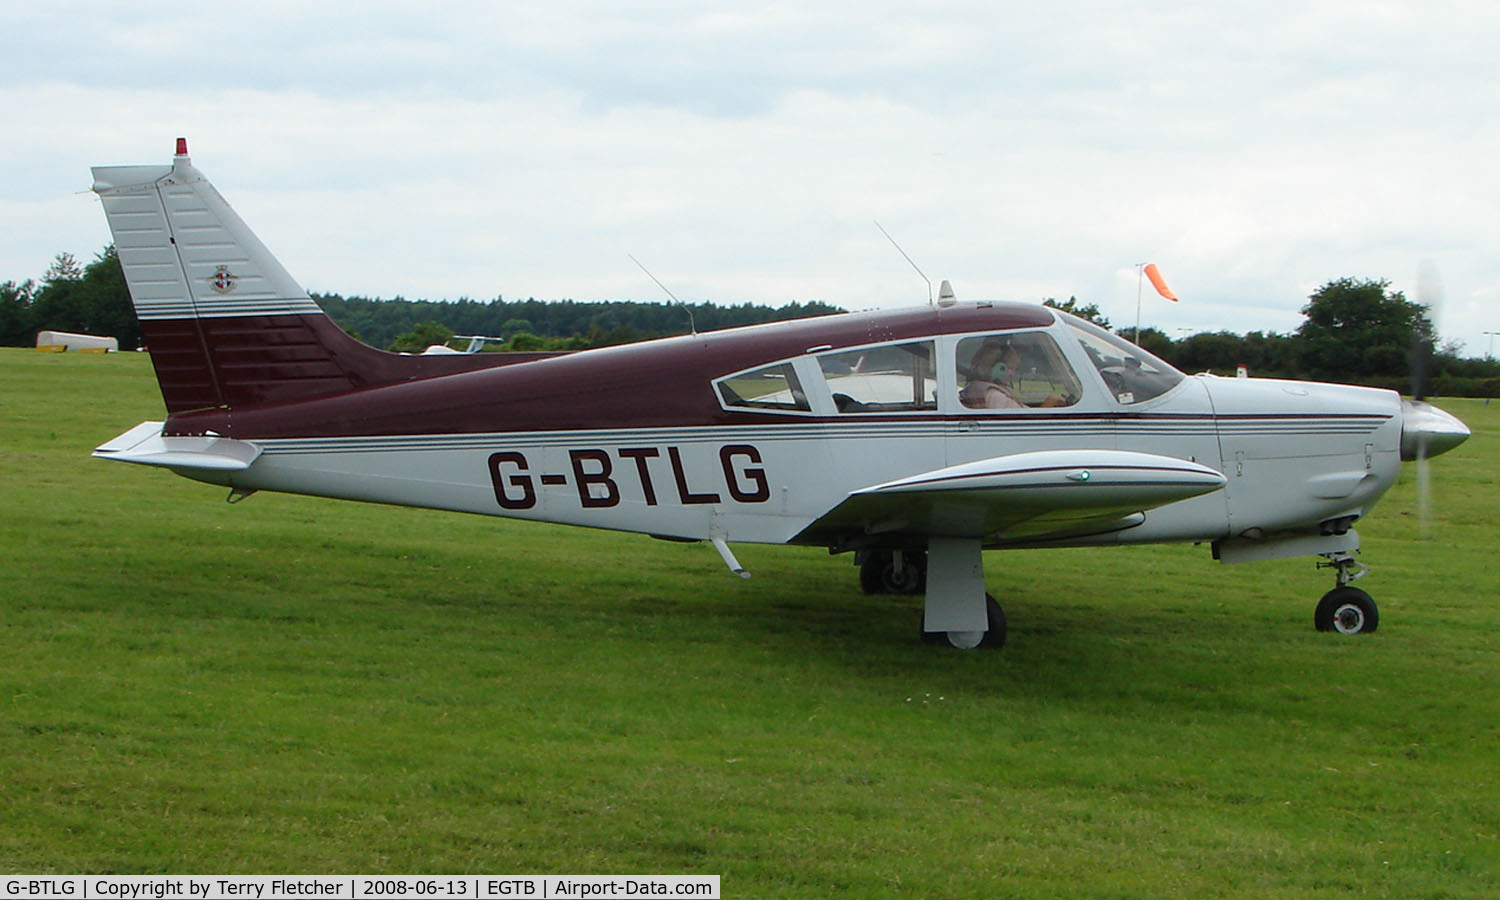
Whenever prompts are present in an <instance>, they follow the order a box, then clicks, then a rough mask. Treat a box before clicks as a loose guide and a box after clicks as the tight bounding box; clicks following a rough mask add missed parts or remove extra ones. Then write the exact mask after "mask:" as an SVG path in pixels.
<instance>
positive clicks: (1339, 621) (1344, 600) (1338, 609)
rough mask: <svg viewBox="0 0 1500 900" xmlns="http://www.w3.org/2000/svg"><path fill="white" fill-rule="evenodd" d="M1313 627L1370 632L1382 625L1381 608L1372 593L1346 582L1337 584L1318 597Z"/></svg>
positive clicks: (1342, 631) (1340, 631) (1342, 632)
mask: <svg viewBox="0 0 1500 900" xmlns="http://www.w3.org/2000/svg"><path fill="white" fill-rule="evenodd" d="M1313 627H1315V628H1317V629H1318V630H1319V631H1336V632H1338V633H1339V634H1369V633H1370V632H1372V631H1374V630H1375V629H1376V628H1379V627H1380V610H1379V609H1378V608H1377V607H1376V606H1375V601H1374V599H1372V598H1371V597H1370V595H1369V594H1367V593H1365V592H1364V591H1362V590H1360V589H1359V588H1357V587H1349V586H1348V585H1345V586H1344V587H1339V588H1334V589H1333V590H1331V591H1329V592H1328V593H1326V594H1324V595H1323V599H1322V600H1319V601H1318V608H1317V609H1316V610H1315V611H1314V612H1313Z"/></svg>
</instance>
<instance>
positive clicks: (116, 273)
mask: <svg viewBox="0 0 1500 900" xmlns="http://www.w3.org/2000/svg"><path fill="white" fill-rule="evenodd" d="M30 315H31V325H32V327H33V328H34V329H49V330H52V331H77V332H82V333H84V334H103V335H110V336H112V337H115V338H117V339H118V340H119V341H120V346H121V347H126V348H130V347H136V346H138V345H139V344H140V339H141V330H140V323H139V322H137V321H136V318H135V309H134V307H132V306H131V304H130V291H129V289H128V288H126V286H125V272H124V270H123V269H121V268H120V257H119V255H118V254H117V253H116V252H115V248H114V245H110V246H108V247H105V248H104V249H103V250H101V251H100V252H99V255H98V256H97V257H95V259H94V261H93V262H91V263H89V264H88V265H87V266H81V267H80V266H79V265H78V261H77V260H76V259H74V258H73V255H72V254H71V253H60V254H58V255H57V258H56V259H55V260H54V261H53V263H52V266H51V267H50V268H48V269H47V274H46V275H43V276H42V285H41V287H39V288H37V289H36V291H35V293H34V294H33V296H32V303H31V312H30Z"/></svg>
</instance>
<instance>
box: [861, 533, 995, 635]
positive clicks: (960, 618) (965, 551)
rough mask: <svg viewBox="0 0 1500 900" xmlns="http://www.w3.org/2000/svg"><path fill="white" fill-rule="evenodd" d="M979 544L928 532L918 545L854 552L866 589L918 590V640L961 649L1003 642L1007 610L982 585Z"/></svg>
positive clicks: (880, 591) (879, 591) (870, 591)
mask: <svg viewBox="0 0 1500 900" xmlns="http://www.w3.org/2000/svg"><path fill="white" fill-rule="evenodd" d="M980 547H981V544H980V542H979V540H978V539H970V538H938V537H934V538H930V539H929V541H928V545H927V552H925V553H924V552H922V551H921V550H863V551H860V552H859V553H858V554H856V555H855V560H854V561H855V563H856V564H857V565H858V566H859V584H860V587H861V588H863V589H864V591H865V593H867V594H906V595H911V594H921V593H925V594H926V595H927V599H926V602H925V604H924V605H923V610H922V640H923V641H926V642H927V643H934V644H941V643H947V644H948V645H949V646H951V647H956V648H958V649H959V650H972V649H974V648H976V647H986V648H999V647H1002V646H1004V644H1005V632H1006V623H1005V610H1003V609H1002V608H1001V607H1000V604H999V603H998V602H997V601H996V600H995V598H994V597H992V596H990V595H989V594H987V593H985V590H984V562H983V559H982V558H981V555H980Z"/></svg>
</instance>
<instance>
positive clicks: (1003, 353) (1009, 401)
mask: <svg viewBox="0 0 1500 900" xmlns="http://www.w3.org/2000/svg"><path fill="white" fill-rule="evenodd" d="M1024 361H1025V357H1024V356H1023V355H1022V353H1021V349H1020V348H1019V347H1017V346H1016V344H1015V342H1014V341H1013V340H1010V339H1007V338H990V339H988V340H986V341H985V342H984V344H983V345H982V346H981V347H980V348H979V350H978V351H976V352H975V354H974V358H973V359H972V360H971V361H970V363H969V367H968V371H967V372H966V373H960V374H963V375H965V376H966V377H967V379H968V380H967V381H966V382H965V384H964V386H963V387H962V388H961V389H960V390H959V392H958V399H959V401H960V402H962V403H963V405H964V406H966V407H968V408H969V409H1022V408H1025V407H1028V406H1043V407H1056V406H1066V405H1067V404H1068V401H1067V400H1066V399H1065V398H1063V397H1062V396H1061V395H1058V394H1048V395H1046V396H1045V397H1043V398H1042V399H1041V400H1040V401H1039V402H1033V403H1028V402H1026V401H1025V400H1024V399H1023V397H1022V393H1021V374H1022V372H1023V371H1024ZM1032 368H1033V370H1034V369H1035V368H1036V367H1035V366H1033V367H1032Z"/></svg>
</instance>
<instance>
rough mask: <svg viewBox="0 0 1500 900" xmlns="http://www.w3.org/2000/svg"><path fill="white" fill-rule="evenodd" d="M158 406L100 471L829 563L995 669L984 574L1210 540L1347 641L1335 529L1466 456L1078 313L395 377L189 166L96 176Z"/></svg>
mask: <svg viewBox="0 0 1500 900" xmlns="http://www.w3.org/2000/svg"><path fill="white" fill-rule="evenodd" d="M93 174H94V190H95V191H96V192H97V193H98V194H99V196H100V198H101V200H102V202H103V205H104V210H105V213H106V215H107V217H108V219H109V225H110V229H111V231H112V232H113V234H114V240H115V246H116V248H117V250H118V251H119V257H120V261H121V263H122V264H123V266H124V270H125V277H126V280H127V282H128V284H129V287H130V294H131V297H132V299H133V301H134V304H135V310H136V314H137V315H138V316H139V318H140V322H141V327H142V332H143V334H144V336H145V340H146V343H147V345H148V346H149V348H150V352H151V360H152V363H153V365H154V366H155V369H156V375H157V380H158V381H159V383H160V385H161V391H162V396H163V398H164V400H165V401H166V409H167V420H166V421H165V422H145V423H142V424H141V425H139V426H137V427H135V428H133V429H131V430H130V431H127V432H126V433H124V434H122V435H120V436H119V437H117V438H115V439H114V440H112V441H110V442H108V443H106V444H104V445H103V446H101V447H99V448H98V449H97V450H96V451H95V453H94V455H95V456H98V457H101V458H106V459H115V460H122V461H125V462H134V463H142V464H145V465H152V466H162V467H165V468H168V469H171V470H172V471H174V472H176V473H177V474H179V475H184V476H186V477H188V478H193V479H196V480H199V481H205V482H209V483H212V484H218V485H223V486H227V487H229V488H230V491H231V493H230V499H231V500H238V499H242V498H243V497H245V496H248V495H249V494H251V493H253V492H255V491H260V490H271V491H288V492H292V493H300V494H312V495H317V496H323V497H338V498H343V499H349V500H366V501H373V502H378V503H391V504H397V505H402V506H421V507H430V508H435V509H447V510H455V511H459V512H469V513H482V514H485V515H496V516H508V517H512V518H520V519H536V520H541V521H548V522H561V523H565V524H569V525H583V526H588V527H592V528H609V529H616V530H621V531H633V532H639V533H641V534H648V535H653V536H656V537H662V538H668V539H672V540H689V541H705V540H706V541H710V542H712V544H713V545H714V546H715V547H716V548H717V550H718V551H719V553H720V554H721V555H722V556H723V558H724V560H725V562H726V564H727V565H728V566H729V567H730V568H731V570H733V571H735V572H736V573H738V574H744V572H743V570H742V569H741V568H740V566H739V564H738V563H737V562H736V561H735V558H734V555H733V553H732V552H731V550H730V548H729V543H730V542H752V543H771V544H806V545H815V546H822V547H827V548H829V550H830V551H832V552H835V553H840V552H852V553H853V554H854V558H855V560H856V562H857V563H858V564H859V565H860V567H861V568H860V574H861V579H860V580H861V583H862V585H863V586H864V588H865V589H866V590H867V591H870V592H881V591H883V592H904V593H918V592H921V591H922V590H924V588H925V593H926V601H925V610H924V617H923V626H922V627H923V630H924V633H925V634H927V635H928V636H930V637H934V638H939V639H946V640H947V642H949V643H951V644H952V645H953V646H956V647H961V648H970V647H974V646H978V645H980V644H985V645H988V646H998V645H999V644H1001V643H1003V642H1004V639H1005V618H1004V613H1003V611H1002V610H1001V609H1000V607H999V605H998V604H996V603H995V601H994V600H993V598H990V597H989V596H988V595H987V594H986V593H985V586H984V575H983V563H982V558H981V551H982V550H986V549H998V548H1006V547H1063V546H1097V545H1110V544H1135V543H1148V542H1163V541H1195V542H1208V543H1211V545H1212V547H1213V553H1214V557H1215V558H1217V559H1219V560H1222V561H1224V562H1237V561H1244V560H1264V559H1273V558H1279V557H1287V556H1299V555H1320V556H1322V557H1325V558H1326V559H1327V560H1328V562H1326V563H1321V564H1320V565H1326V566H1330V567H1332V568H1333V569H1334V570H1335V572H1336V581H1337V586H1336V587H1335V588H1334V589H1333V590H1331V591H1329V592H1328V594H1326V595H1325V596H1324V597H1323V599H1322V600H1321V601H1320V603H1319V604H1318V606H1317V610H1316V613H1315V617H1314V621H1315V624H1316V626H1317V627H1318V628H1319V629H1321V630H1325V631H1339V632H1343V633H1358V632H1368V631H1373V630H1374V629H1375V627H1376V625H1377V624H1378V612H1377V609H1376V606H1375V604H1374V602H1373V601H1372V600H1371V599H1370V597H1369V595H1368V594H1366V593H1365V592H1364V591H1361V590H1359V589H1358V588H1355V587H1352V586H1350V584H1349V582H1350V581H1352V580H1353V579H1354V578H1357V577H1359V576H1360V575H1362V574H1363V573H1364V566H1362V565H1361V564H1359V563H1358V562H1356V561H1355V554H1356V553H1357V552H1358V549H1359V536H1358V534H1357V533H1356V532H1355V531H1354V530H1353V529H1352V527H1351V526H1352V525H1353V524H1354V522H1355V521H1356V520H1357V519H1359V518H1360V517H1361V516H1363V515H1364V514H1365V513H1366V512H1368V511H1369V510H1370V508H1371V507H1372V506H1373V505H1374V503H1375V502H1376V500H1378V499H1379V498H1380V496H1381V495H1382V494H1384V493H1385V492H1386V490H1387V489H1388V488H1390V486H1391V485H1392V483H1393V482H1394V481H1395V480H1396V475H1397V471H1398V469H1399V467H1400V461H1401V460H1403V459H1415V458H1417V457H1418V456H1420V455H1424V454H1425V455H1435V454H1437V453H1441V452H1444V451H1445V450H1448V449H1450V448H1452V447H1454V446H1457V445H1458V444H1459V443H1461V442H1462V441H1463V440H1464V439H1465V438H1466V437H1468V434H1469V431H1468V429H1467V428H1466V427H1465V426H1464V425H1463V423H1462V422H1460V421H1458V420H1457V419H1456V418H1454V417H1452V416H1450V415H1448V414H1446V413H1444V412H1441V411H1440V410H1437V409H1434V408H1432V407H1431V406H1429V405H1427V404H1422V403H1414V402H1412V401H1403V400H1402V399H1401V398H1399V397H1398V396H1397V395H1396V394H1395V393H1394V392H1391V391H1384V390H1374V389H1369V388H1359V387H1348V386H1342V385H1332V384H1319V383H1308V382H1294V381H1271V380H1261V379H1221V378H1215V377H1213V376H1210V375H1198V376H1193V377H1187V376H1184V375H1183V374H1182V373H1180V372H1178V371H1177V370H1175V369H1173V368H1172V367H1171V366H1170V365H1168V364H1167V363H1165V362H1163V361H1161V360H1159V359H1157V358H1155V357H1153V356H1152V355H1151V354H1149V353H1147V352H1145V351H1144V350H1142V349H1140V348H1139V347H1136V346H1134V345H1132V344H1130V343H1128V342H1126V341H1124V340H1122V339H1121V338H1119V337H1118V336H1116V335H1114V334H1111V333H1109V332H1107V331H1105V330H1103V329H1101V328H1098V327H1096V326H1094V325H1092V324H1090V323H1088V322H1085V321H1083V320H1080V319H1077V318H1075V317H1073V316H1069V315H1067V314H1064V313H1061V312H1058V311H1055V310H1052V309H1049V308H1046V307H1041V306H1033V305H1028V304H1019V303H1000V302H993V303H991V302H978V303H957V302H954V301H953V300H952V298H951V294H948V293H946V292H945V296H944V298H943V299H942V300H941V301H940V302H939V303H938V304H937V305H935V306H928V307H921V308H916V309H906V310H897V311H884V312H870V313H858V314H848V315H838V316H829V317H824V318H817V319H804V320H800V321H795V322H782V323H775V324H769V325H758V326H753V327H748V328H735V329H729V330H725V331H718V332H712V333H708V334H692V335H685V336H681V337H673V338H666V339H662V340H654V341H646V342H642V343H638V344H631V345H627V346H620V347H608V348H604V349H599V350H588V351H583V352H577V353H568V354H482V353H474V354H449V355H424V356H407V355H401V354H393V353H386V352H383V351H380V350H376V349H374V348H371V347H368V346H365V345H364V344H361V343H359V342H358V341H356V340H354V339H353V338H351V337H350V336H348V335H347V334H345V333H344V332H343V331H341V330H339V328H338V327H337V326H335V325H334V324H333V323H332V322H331V321H330V320H329V319H328V317H327V316H326V315H324V313H323V311H322V310H321V309H319V308H318V306H317V305H316V304H315V303H314V302H313V301H312V300H311V299H310V298H309V296H308V294H307V293H306V292H305V291H304V290H303V289H302V288H301V287H299V286H298V284H297V282H296V281H294V280H293V279H292V277H291V275H289V274H288V273H287V272H286V270H285V269H283V268H282V267H281V265H280V264H279V263H278V262H277V261H276V259H275V258H274V257H273V256H272V255H271V254H270V252H269V251H267V249H266V248H265V246H264V245H263V244H261V242H260V241H259V240H258V239H257V238H256V237H255V235H254V234H252V233H251V231H250V229H249V228H247V227H246V225H245V224H244V222H243V221H242V220H241V219H240V218H239V216H238V215H236V214H235V213H234V211H233V210H232V209H230V207H229V205H228V204H227V203H226V202H225V201H224V200H223V198H222V197H220V196H219V193H218V192H217V191H216V190H214V188H213V187H212V185H210V184H209V182H208V180H207V179H206V178H204V177H203V175H202V174H201V173H199V172H198V170H197V169H195V168H194V167H193V165H192V163H191V161H190V160H189V158H188V154H187V146H186V141H184V140H181V139H179V140H178V144H177V154H176V157H175V158H174V159H173V161H172V163H171V165H166V166H162V165H157V166H111V167H101V168H96V169H94V170H93Z"/></svg>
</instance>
